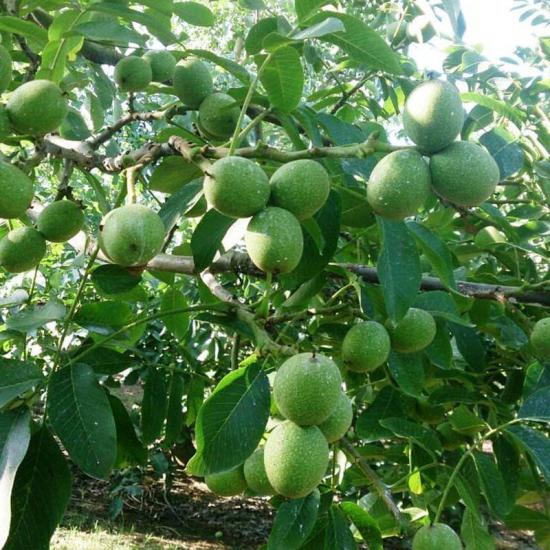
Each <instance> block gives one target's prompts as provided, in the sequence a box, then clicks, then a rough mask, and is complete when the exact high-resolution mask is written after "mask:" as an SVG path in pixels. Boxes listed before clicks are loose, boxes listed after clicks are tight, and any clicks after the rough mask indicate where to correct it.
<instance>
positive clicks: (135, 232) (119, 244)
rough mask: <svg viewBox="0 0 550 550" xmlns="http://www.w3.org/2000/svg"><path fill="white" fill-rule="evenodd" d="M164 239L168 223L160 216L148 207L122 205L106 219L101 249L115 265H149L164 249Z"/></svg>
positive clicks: (102, 230)
mask: <svg viewBox="0 0 550 550" xmlns="http://www.w3.org/2000/svg"><path fill="white" fill-rule="evenodd" d="M163 242H164V224H163V223H162V220H161V219H160V217H159V215H158V214H156V213H155V212H153V211H152V210H150V209H149V208H147V207H146V206H143V205H140V204H129V205H127V206H121V207H120V208H115V209H114V210H111V212H109V213H108V214H107V215H106V216H105V218H103V222H102V228H101V233H100V245H101V250H103V252H104V253H105V254H106V256H107V257H108V258H109V259H110V260H111V261H112V262H114V263H115V264H118V265H121V266H127V267H129V266H134V265H145V264H146V263H147V262H148V261H149V260H150V259H151V258H152V257H153V256H155V255H156V254H158V253H159V252H160V250H161V248H162V244H163Z"/></svg>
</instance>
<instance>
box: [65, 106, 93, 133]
mask: <svg viewBox="0 0 550 550" xmlns="http://www.w3.org/2000/svg"><path fill="white" fill-rule="evenodd" d="M59 135H60V136H61V137H62V138H64V139H70V140H73V141H83V140H85V139H87V138H89V137H90V136H91V135H92V133H91V132H90V129H89V128H88V125H87V124H86V121H85V120H84V117H83V116H82V115H81V114H80V113H79V112H78V111H77V110H76V109H69V111H68V113H67V116H66V117H65V119H64V120H63V122H62V123H61V126H60V127H59Z"/></svg>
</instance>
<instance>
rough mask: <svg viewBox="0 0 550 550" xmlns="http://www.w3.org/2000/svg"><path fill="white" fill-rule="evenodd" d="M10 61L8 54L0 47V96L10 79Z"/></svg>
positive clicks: (11, 71)
mask: <svg viewBox="0 0 550 550" xmlns="http://www.w3.org/2000/svg"><path fill="white" fill-rule="evenodd" d="M12 74H13V70H12V59H11V55H10V52H8V50H6V48H4V46H2V45H0V94H1V93H3V92H5V91H6V90H7V89H8V86H9V85H10V82H11V79H12Z"/></svg>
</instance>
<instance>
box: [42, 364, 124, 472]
mask: <svg viewBox="0 0 550 550" xmlns="http://www.w3.org/2000/svg"><path fill="white" fill-rule="evenodd" d="M48 418H49V420H50V423H51V425H52V428H53V429H54V431H55V433H56V434H57V435H58V436H59V439H60V440H61V443H63V446H64V447H65V449H67V452H68V453H69V456H70V457H71V459H72V460H74V462H75V463H76V464H77V465H78V467H79V468H80V469H81V470H82V471H83V472H85V473H86V474H88V475H90V476H93V477H98V478H105V477H107V475H108V474H109V472H110V471H111V469H112V467H113V465H114V463H115V459H116V428H115V421H114V419H113V413H112V412H111V407H110V405H109V401H108V399H107V396H106V395H105V392H104V391H103V389H102V388H101V386H100V385H99V383H98V381H97V378H96V375H95V373H94V371H93V369H92V367H90V366H89V365H86V364H84V363H77V364H73V365H69V366H67V367H63V368H61V369H59V370H57V371H55V372H54V373H53V374H52V375H51V378H50V382H49V384H48Z"/></svg>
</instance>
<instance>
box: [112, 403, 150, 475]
mask: <svg viewBox="0 0 550 550" xmlns="http://www.w3.org/2000/svg"><path fill="white" fill-rule="evenodd" d="M109 404H110V405H111V410H112V411H113V418H114V419H115V426H116V443H117V455H116V462H115V468H128V467H130V466H135V465H138V464H141V465H144V464H145V463H146V462H147V449H146V448H145V447H144V446H143V445H142V444H141V441H140V440H139V439H138V437H137V435H136V431H135V429H134V424H133V423H132V419H131V418H130V415H129V414H128V411H127V410H126V408H125V407H124V405H123V404H122V402H121V401H120V399H118V398H116V397H115V396H114V395H109Z"/></svg>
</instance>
